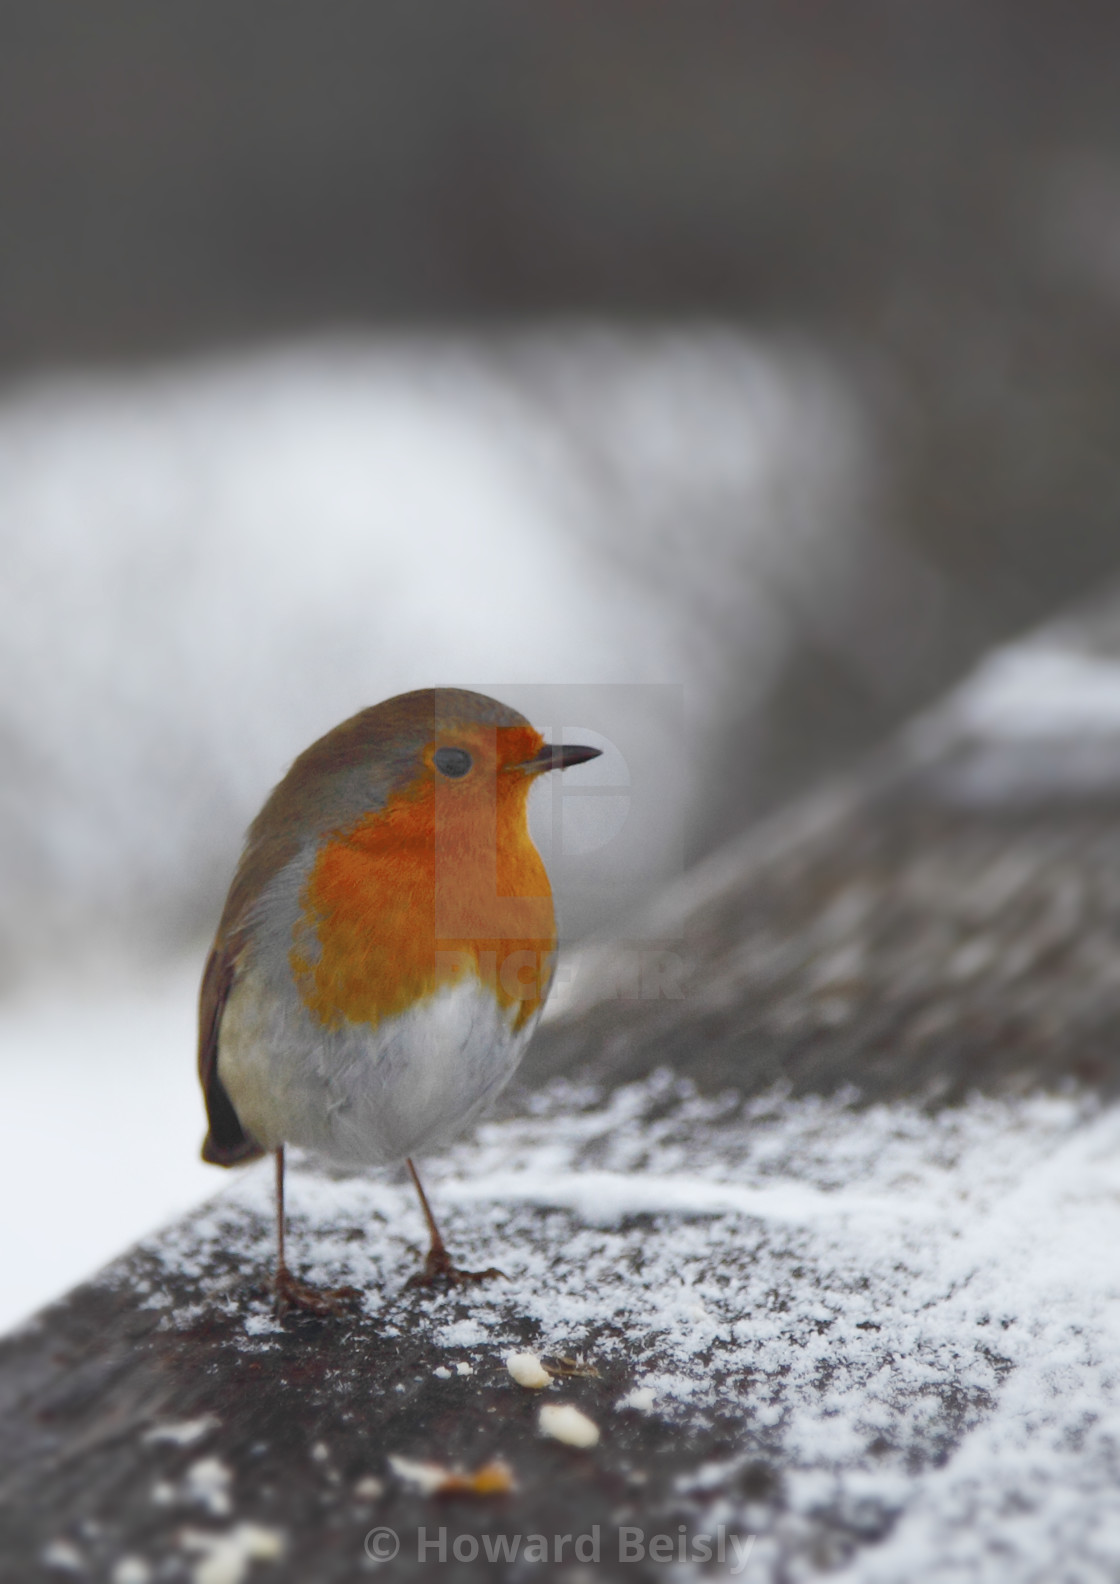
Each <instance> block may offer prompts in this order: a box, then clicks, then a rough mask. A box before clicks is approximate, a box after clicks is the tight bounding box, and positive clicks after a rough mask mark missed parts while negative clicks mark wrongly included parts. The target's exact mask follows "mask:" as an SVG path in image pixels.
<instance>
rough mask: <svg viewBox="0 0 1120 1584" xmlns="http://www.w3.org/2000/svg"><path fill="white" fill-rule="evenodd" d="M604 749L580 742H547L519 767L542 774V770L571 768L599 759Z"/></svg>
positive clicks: (532, 773) (529, 772)
mask: <svg viewBox="0 0 1120 1584" xmlns="http://www.w3.org/2000/svg"><path fill="white" fill-rule="evenodd" d="M602 751H603V750H602V749H601V748H581V747H580V745H579V744H578V743H545V745H544V747H543V748H541V749H539V750H538V751H537V752H536V753H535V754H534V755H533V757H532V758H531V759H523V760H522V761H521V763H520V764H519V765H518V766H517V768H518V769H519V770H524V771H526V772H527V774H529V775H540V773H541V771H542V770H570V769H571V767H572V765H577V764H586V763H587V761H588V759H598V757H599V755H600V754H601V753H602Z"/></svg>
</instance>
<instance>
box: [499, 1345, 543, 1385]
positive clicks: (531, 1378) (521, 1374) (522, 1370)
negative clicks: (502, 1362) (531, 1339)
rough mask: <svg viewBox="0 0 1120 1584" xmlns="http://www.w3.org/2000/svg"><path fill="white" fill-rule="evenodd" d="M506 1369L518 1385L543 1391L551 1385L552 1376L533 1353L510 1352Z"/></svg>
mask: <svg viewBox="0 0 1120 1584" xmlns="http://www.w3.org/2000/svg"><path fill="white" fill-rule="evenodd" d="M506 1369H507V1370H509V1372H510V1374H511V1375H512V1376H513V1378H514V1380H515V1381H516V1382H517V1384H518V1385H519V1386H528V1387H529V1388H531V1390H533V1391H543V1390H544V1388H545V1387H546V1386H551V1385H552V1376H551V1375H550V1374H549V1373H548V1371H547V1370H546V1369H545V1367H544V1365H543V1364H542V1363H541V1361H540V1359H539V1358H538V1357H537V1355H536V1354H535V1353H510V1354H509V1355H508V1356H507V1358H506Z"/></svg>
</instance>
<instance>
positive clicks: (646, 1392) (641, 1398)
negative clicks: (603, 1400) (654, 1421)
mask: <svg viewBox="0 0 1120 1584" xmlns="http://www.w3.org/2000/svg"><path fill="white" fill-rule="evenodd" d="M656 1401H657V1399H656V1398H655V1396H654V1394H653V1387H652V1386H634V1387H632V1388H631V1389H630V1390H629V1391H628V1392H627V1393H626V1396H625V1397H620V1398H619V1399H618V1402H617V1403H616V1404H615V1406H616V1407H617V1408H636V1409H637V1410H638V1412H639V1413H652V1412H653V1408H654V1403H655V1402H656Z"/></svg>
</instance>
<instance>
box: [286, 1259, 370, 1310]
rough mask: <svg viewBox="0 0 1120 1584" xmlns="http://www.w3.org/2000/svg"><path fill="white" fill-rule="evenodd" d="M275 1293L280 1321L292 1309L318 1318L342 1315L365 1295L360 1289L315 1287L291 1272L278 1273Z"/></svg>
mask: <svg viewBox="0 0 1120 1584" xmlns="http://www.w3.org/2000/svg"><path fill="white" fill-rule="evenodd" d="M272 1290H273V1294H274V1296H275V1300H276V1316H277V1319H280V1320H282V1319H283V1318H284V1316H285V1315H286V1314H290V1313H291V1311H292V1310H295V1311H297V1312H298V1313H300V1314H310V1315H319V1316H326V1315H342V1314H345V1313H346V1312H347V1310H348V1309H350V1308H351V1307H352V1306H353V1304H354V1303H355V1302H356V1301H357V1300H358V1299H360V1298H361V1296H362V1295H361V1293H360V1291H359V1290H358V1288H357V1287H312V1286H311V1284H310V1282H305V1281H300V1279H299V1277H298V1276H293V1275H292V1273H291V1271H290V1270H282V1271H277V1273H276V1276H275V1277H274V1279H273V1283H272Z"/></svg>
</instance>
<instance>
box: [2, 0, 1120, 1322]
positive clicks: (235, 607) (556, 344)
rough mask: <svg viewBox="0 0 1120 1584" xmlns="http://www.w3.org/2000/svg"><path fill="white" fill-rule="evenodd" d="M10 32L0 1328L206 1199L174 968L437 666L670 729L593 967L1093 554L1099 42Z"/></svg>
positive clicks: (531, 33)
mask: <svg viewBox="0 0 1120 1584" xmlns="http://www.w3.org/2000/svg"><path fill="white" fill-rule="evenodd" d="M0 45H2V47H0V208H2V211H3V213H4V215H5V237H4V246H3V248H2V249H0V376H2V378H3V381H4V388H3V393H2V395H0V546H2V560H0V662H2V664H0V678H2V681H0V749H2V755H3V758H2V764H3V776H2V779H0V807H2V809H3V816H4V817H3V820H2V821H0V876H2V882H0V1085H2V1093H3V1098H4V1104H3V1107H2V1108H0V1195H2V1199H0V1202H2V1203H3V1205H4V1211H3V1225H4V1235H3V1245H2V1246H3V1256H4V1257H3V1259H2V1260H0V1325H2V1324H3V1323H4V1322H5V1321H8V1320H12V1319H15V1318H16V1317H17V1316H18V1315H20V1314H22V1313H25V1312H27V1311H28V1310H29V1309H31V1308H32V1307H34V1306H35V1305H36V1304H38V1303H39V1302H41V1301H43V1300H44V1299H45V1298H47V1297H48V1296H50V1295H51V1294H52V1293H54V1292H57V1291H59V1290H62V1289H63V1288H65V1287H66V1286H68V1285H69V1284H70V1283H71V1282H72V1281H73V1280H75V1279H77V1278H78V1277H79V1276H80V1275H82V1274H84V1273H85V1272H87V1271H88V1270H90V1269H91V1268H93V1267H94V1266H95V1265H97V1264H98V1263H100V1261H101V1260H102V1259H104V1258H107V1257H108V1256H109V1255H111V1254H113V1253H115V1252H117V1251H118V1250H119V1249H120V1247H121V1246H122V1245H124V1244H125V1243H127V1242H128V1241H129V1240H130V1239H131V1238H132V1237H134V1236H136V1235H138V1234H139V1233H141V1232H143V1231H145V1230H147V1229H148V1228H149V1227H150V1226H152V1225H154V1224H156V1223H158V1222H159V1221H161V1220H162V1219H164V1218H165V1217H166V1216H167V1215H168V1214H169V1213H171V1212H172V1211H174V1210H176V1209H179V1208H182V1207H184V1206H185V1205H188V1204H190V1203H191V1202H193V1201H194V1200H196V1199H197V1198H198V1197H199V1196H200V1195H201V1194H203V1193H205V1192H206V1191H208V1190H210V1189H212V1188H215V1187H217V1186H218V1185H219V1184H220V1182H221V1180H222V1179H221V1176H220V1174H218V1173H215V1172H213V1171H212V1170H208V1169H207V1168H204V1167H203V1166H202V1165H201V1163H200V1162H198V1159H197V1149H198V1143H199V1139H200V1136H201V1128H202V1113H201V1106H200V1102H199V1100H198V1097H197V1096H196V1093H195V1081H194V1074H193V1060H194V1054H193V1029H192V1020H193V997H194V990H195V982H196V979H197V974H198V971H199V968H200V964H201V959H202V955H203V952H204V950H205V944H206V938H207V935H208V933H209V931H210V930H211V929H212V927H213V922H214V918H215V914H216V910H217V908H218V906H219V905H220V902H221V897H222V894H223V892H224V888H225V885H226V883H227V881H228V877H229V872H230V868H231V865H232V863H233V861H234V859H235V856H236V852H237V849H238V844H239V841H240V837H241V833H242V831H243V828H244V825H245V823H246V821H247V820H248V819H249V818H250V817H251V816H252V814H253V813H254V812H255V809H256V808H257V806H258V805H259V803H260V800H261V798H262V797H263V795H264V793H265V792H266V791H267V789H268V787H269V786H270V785H271V784H272V783H273V781H274V780H275V779H276V777H277V776H278V775H279V774H281V773H282V771H283V770H284V768H285V767H286V765H287V763H288V762H289V760H290V759H291V757H292V755H293V754H294V753H295V752H297V751H298V750H299V749H300V748H301V747H302V746H304V745H305V744H306V743H307V742H308V741H309V740H310V739H311V738H312V737H314V736H315V735H317V734H318V733H319V732H320V731H322V730H325V729H326V728H328V727H329V726H331V725H332V724H334V723H335V722H336V721H337V720H338V719H340V718H342V717H343V716H344V715H346V714H347V713H349V712H351V711H352V710H354V709H356V708H359V707H361V706H362V705H364V704H366V703H369V702H372V701H374V700H376V699H379V698H382V697H385V696H387V695H388V694H390V693H393V692H396V691H399V690H401V689H404V688H407V687H412V686H419V685H424V684H427V683H430V682H433V681H439V682H454V683H462V684H466V685H475V686H483V687H486V688H488V689H490V690H493V691H495V692H499V693H501V694H502V696H504V697H508V698H509V699H510V702H512V703H515V704H516V703H518V702H524V701H528V700H531V699H532V698H533V697H534V695H533V691H532V690H533V688H534V687H535V686H536V685H538V684H560V685H563V686H567V687H569V688H570V689H572V690H573V691H572V693H571V699H572V701H573V702H572V705H571V708H572V709H573V710H575V712H576V715H577V718H576V719H569V720H568V721H567V724H568V725H570V726H572V727H575V726H580V727H584V728H594V729H597V730H599V731H601V732H602V733H603V734H604V735H605V737H606V738H607V739H608V740H610V741H611V742H613V743H615V744H616V745H621V744H623V743H624V742H625V744H626V748H625V752H623V750H622V748H621V747H620V746H619V747H616V750H615V752H614V754H613V758H612V757H611V756H607V757H606V758H605V759H604V761H603V762H602V763H601V764H600V766H599V767H598V768H596V767H593V766H588V767H586V769H585V770H582V771H580V772H576V773H575V774H574V775H573V778H572V784H573V786H574V785H576V784H577V778H580V777H582V778H585V784H588V785H591V784H595V778H596V777H601V778H605V784H610V783H611V781H612V780H613V781H614V782H621V781H622V780H624V779H625V776H626V774H627V772H628V771H630V772H632V773H633V774H634V775H637V774H638V773H639V769H640V773H641V777H642V778H644V781H645V783H647V784H648V781H649V779H650V777H651V776H653V775H654V773H655V772H654V765H655V762H656V756H657V752H658V750H659V747H660V746H661V745H662V744H663V743H664V742H665V739H666V737H668V738H669V739H670V742H669V745H668V753H669V755H670V759H671V762H670V763H668V764H667V765H666V779H667V781H671V786H672V797H671V799H669V800H668V801H669V803H670V804H671V807H669V808H668V810H667V812H666V815H665V818H664V819H663V820H662V821H661V823H660V824H659V823H658V822H657V821H656V820H654V821H653V822H652V824H651V826H650V829H649V837H648V840H647V842H646V845H645V847H644V849H643V852H642V863H641V865H640V866H639V867H640V872H639V873H637V874H636V873H635V864H634V859H633V854H632V852H630V851H629V850H628V849H627V850H626V851H625V852H623V851H622V849H619V850H618V851H617V852H614V853H612V847H611V845H610V844H609V843H608V844H607V845H606V846H604V847H602V848H601V849H600V850H599V851H598V852H597V853H596V854H595V859H594V863H593V864H591V865H586V866H584V867H583V869H582V870H581V869H580V868H579V867H578V866H576V867H573V868H572V870H571V872H570V874H569V873H568V871H566V870H565V871H564V872H563V873H562V875H561V880H562V888H561V889H562V898H561V901H562V908H563V918H564V921H565V928H566V932H567V934H568V935H569V937H570V938H575V937H578V936H579V935H581V934H583V933H585V932H587V931H589V930H596V929H597V930H601V931H602V930H610V928H611V927H612V925H613V924H614V923H616V922H617V919H618V917H619V912H620V909H621V908H622V907H623V905H624V904H626V903H629V902H630V901H632V900H634V898H635V895H636V892H637V889H638V888H639V887H640V886H645V887H650V888H652V887H656V885H657V884H658V883H659V882H660V881H661V880H663V879H664V878H666V877H668V876H671V875H672V874H673V873H674V872H675V871H676V870H677V869H679V867H680V865H681V863H682V862H688V861H691V860H694V859H696V858H699V857H700V856H703V855H704V854H705V853H707V852H709V851H711V850H713V849H714V848H715V847H717V846H718V844H719V842H720V841H721V840H723V839H724V838H726V837H729V836H731V835H734V834H735V833H737V832H738V831H739V830H741V829H742V828H743V826H744V825H746V824H747V823H749V822H750V821H751V820H753V819H755V818H757V817H758V816H759V815H760V814H761V813H762V812H764V811H765V810H766V809H767V808H770V807H772V806H774V805H775V804H776V803H777V802H779V801H781V800H782V799H784V798H785V797H787V796H789V795H790V794H791V793H793V792H795V791H796V790H797V789H798V788H800V787H803V786H805V785H807V784H808V783H810V782H811V781H812V780H813V779H814V778H816V777H817V776H819V775H820V774H822V773H823V772H825V771H826V770H827V769H829V768H830V767H832V766H835V765H838V764H843V763H845V762H847V761H849V760H851V759H852V758H853V757H854V756H856V755H857V754H858V753H859V752H860V751H861V750H862V749H863V748H864V747H866V746H867V745H869V744H871V743H873V742H875V741H876V740H878V739H880V738H881V737H882V736H883V735H884V733H885V732H886V731H887V730H888V729H889V727H890V726H891V725H892V724H894V723H895V722H897V721H898V720H900V719H901V718H903V717H904V716H905V715H906V714H907V713H908V712H909V711H910V710H912V709H913V708H914V707H916V706H917V705H919V704H921V703H923V702H925V701H926V700H928V699H929V698H930V697H931V696H932V695H933V694H934V693H935V692H936V691H937V690H938V689H939V688H941V687H942V686H944V685H946V684H947V683H948V682H949V681H951V680H952V679H953V678H955V677H956V676H958V675H960V674H961V672H962V671H963V670H964V669H965V668H966V667H967V665H968V664H969V662H970V661H971V660H972V659H973V658H974V657H975V656H976V655H977V654H978V653H980V652H981V651H982V650H983V649H984V648H985V647H986V646H987V645H989V644H990V643H991V642H993V641H995V640H997V639H999V638H1001V637H1003V636H1005V635H1007V634H1009V633H1012V632H1014V631H1016V630H1018V629H1020V628H1022V627H1023V626H1024V625H1026V624H1028V623H1029V622H1031V621H1033V620H1035V619H1037V618H1039V617H1041V616H1043V615H1045V614H1046V613H1048V612H1049V611H1050V610H1052V609H1054V608H1056V607H1057V606H1058V605H1059V604H1061V603H1062V602H1064V601H1066V600H1068V599H1070V598H1072V597H1073V596H1075V595H1078V594H1080V593H1082V592H1084V591H1086V590H1089V589H1091V588H1092V587H1093V586H1094V585H1095V583H1097V582H1098V581H1099V580H1100V579H1101V578H1102V577H1103V576H1105V575H1110V574H1111V573H1112V572H1113V570H1114V568H1115V565H1116V562H1117V551H1118V546H1120V541H1118V539H1117V531H1116V508H1117V504H1118V502H1120V461H1118V459H1120V379H1118V378H1117V375H1118V373H1120V368H1118V364H1120V333H1118V329H1120V312H1118V308H1120V251H1118V248H1117V244H1116V238H1117V236H1118V235H1120V99H1118V97H1117V95H1116V94H1115V84H1114V62H1115V59H1116V56H1117V50H1118V49H1120V14H1118V13H1116V12H1115V10H1114V9H1113V8H1110V7H1108V6H1106V5H1103V4H1090V3H1088V0H1075V3H1073V4H1072V5H1071V6H1069V7H1063V8H1062V10H1061V13H1060V14H1059V12H1058V11H1057V10H1056V9H1055V8H1053V7H1047V6H1045V5H1043V4H1041V3H1033V0H1032V3H1027V4H1022V3H1019V4H1014V5H1013V4H1012V3H1011V0H993V3H992V4H989V5H987V6H985V7H984V8H983V9H982V10H978V9H977V8H976V7H973V6H970V5H966V4H964V3H963V0H962V3H936V4H935V3H933V0H923V3H919V4H914V5H910V6H907V7H905V8H899V7H898V6H896V5H893V4H886V3H883V4H874V3H871V0H861V3H859V4H855V5H852V6H850V7H845V8H843V13H842V14H840V13H835V14H833V13H830V12H819V13H818V12H814V13H812V14H809V13H804V12H801V11H799V10H795V9H794V8H790V7H788V6H784V5H779V4H777V3H776V0H775V3H772V4H759V5H752V6H751V7H740V8H736V9H735V10H733V11H732V12H730V13H729V12H727V11H726V10H725V9H723V8H721V9H719V10H718V11H717V9H716V8H713V7H709V6H706V5H703V4H687V5H686V4H682V5H676V6H674V5H667V6H663V7H657V8H654V9H651V10H643V11H642V12H641V13H640V14H639V13H638V12H637V11H635V10H634V9H633V8H632V7H630V6H628V5H626V4H623V3H622V0H606V3H604V4H602V5H600V6H597V7H595V8H593V9H587V10H584V11H580V12H573V11H572V10H571V8H568V7H563V6H560V5H558V4H557V5H554V4H542V5H539V6H536V7H533V8H524V7H521V6H516V5H513V4H511V3H506V0H470V3H464V4H462V5H458V6H456V7H455V8H454V12H453V13H452V12H450V11H449V10H448V9H447V8H446V7H441V6H432V5H429V4H427V3H424V0H410V3H409V4H387V5H384V6H380V7H378V8H365V7H353V6H349V5H342V4H333V3H332V4H328V5H327V6H326V7H325V8H321V9H320V8H316V11H315V12H314V13H312V12H311V11H310V10H307V11H306V12H304V13H303V14H302V16H301V15H300V14H299V13H298V12H293V11H285V12H284V13H283V14H282V15H281V14H279V13H277V12H276V11H275V10H274V9H273V8H261V7H258V6H256V5H246V6H245V7H239V8H238V9H237V10H236V11H235V12H230V11H229V10H228V8H226V7H219V6H217V5H215V4H212V3H203V4H200V5H194V6H191V7H186V6H182V5H170V6H166V7H162V8H158V10H152V9H150V8H143V7H137V6H135V5H129V4H124V3H119V4H111V5H109V6H106V7H105V8H99V11H98V14H97V17H96V18H92V17H91V16H90V15H89V14H88V13H87V11H86V10H84V9H83V8H81V7H79V6H77V5H67V4H60V5H58V6H57V7H54V6H52V7H50V8H43V7H39V6H35V7H33V6H31V5H28V4H17V5H13V6H9V7H7V8H5V11H4V15H3V17H2V18H0ZM589 684H590V685H601V686H602V692H601V694H600V695H599V698H600V700H601V706H602V715H600V716H599V717H598V718H596V719H588V718H587V700H588V694H587V692H586V688H587V686H588V685H589ZM607 684H611V686H610V687H608V686H607ZM617 684H643V685H644V686H643V689H641V690H635V691H634V692H633V693H631V694H629V695H627V694H626V692H625V690H624V689H619V688H618V687H617ZM519 690H520V692H519ZM539 696H540V695H539V694H538V695H536V697H539ZM556 698H557V701H558V702H557V705H556V707H557V709H558V710H559V711H561V712H565V713H566V711H567V708H568V706H567V705H566V704H565V703H564V701H563V695H562V693H558V694H557V695H556ZM682 698H683V704H681V705H679V707H678V702H677V701H679V700H680V699H682ZM527 707H531V706H528V705H527ZM612 712H613V713H612ZM541 724H550V723H548V722H541ZM624 759H625V763H623V760H624ZM602 807H603V805H602V804H596V802H595V801H594V800H592V799H588V800H585V801H582V802H581V801H580V800H578V799H574V798H573V799H572V800H571V806H570V809H569V808H568V807H567V806H566V813H565V817H566V818H568V817H570V818H571V820H573V821H575V822H577V824H578V822H580V821H591V822H593V821H594V820H595V818H596V817H599V815H600V814H601V812H602ZM541 818H542V830H543V828H544V826H545V825H547V823H548V820H547V814H546V815H545V816H542V817H541ZM570 834H571V841H572V845H573V846H574V847H579V846H581V845H582V846H584V847H587V846H590V845H591V844H592V842H593V839H594V833H593V832H591V833H590V834H589V832H588V831H587V830H583V831H582V833H581V832H580V830H579V829H577V828H575V827H573V829H572V832H571V833H570Z"/></svg>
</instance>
